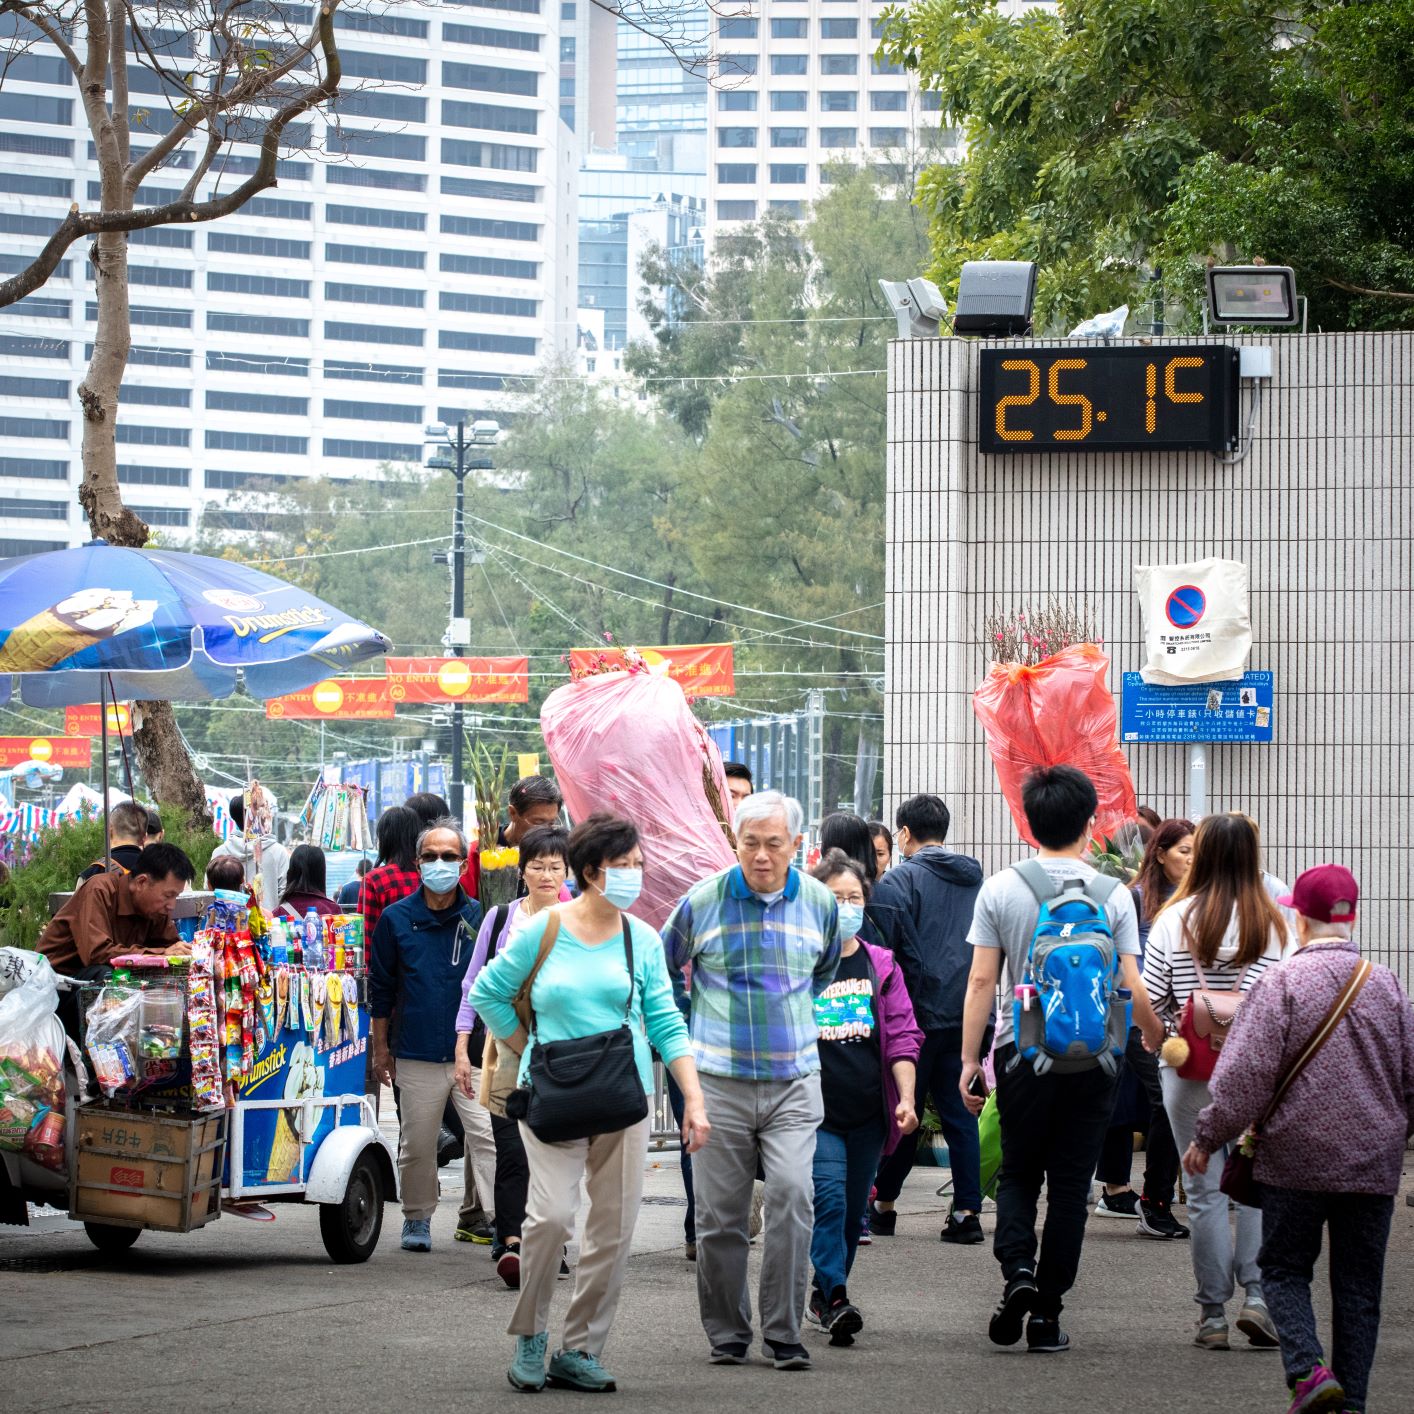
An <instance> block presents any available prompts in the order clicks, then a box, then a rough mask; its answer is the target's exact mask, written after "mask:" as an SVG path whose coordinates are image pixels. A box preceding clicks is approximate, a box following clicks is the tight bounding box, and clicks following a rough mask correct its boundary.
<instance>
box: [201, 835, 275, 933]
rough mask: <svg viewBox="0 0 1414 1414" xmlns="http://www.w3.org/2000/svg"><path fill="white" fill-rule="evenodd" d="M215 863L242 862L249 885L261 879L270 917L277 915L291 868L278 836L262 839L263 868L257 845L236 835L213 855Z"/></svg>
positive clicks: (262, 901)
mask: <svg viewBox="0 0 1414 1414" xmlns="http://www.w3.org/2000/svg"><path fill="white" fill-rule="evenodd" d="M211 857H212V859H239V860H240V862H241V867H242V868H244V870H245V881H246V883H247V884H254V883H255V876H256V874H257V873H259V875H260V900H259V902H260V907H261V909H262V910H263V911H264V912H265V913H267V914H270V913H274V911H275V909H276V908H277V907H278V906H279V903H280V895H281V894H282V893H284V892H285V875H286V874H287V873H288V872H289V868H290V852H289V850H287V849H286V848H285V846H284V845H282V844H281V843H280V842H279V840H277V839H276V838H275V836H274V835H262V836H261V839H260V864H259V866H258V868H257V865H256V862H255V841H254V840H248V839H246V838H245V836H244V835H232V836H231V837H230V839H228V840H227V841H226V842H225V843H224V844H219V845H217V846H216V848H215V849H214V850H213V851H212V854H211Z"/></svg>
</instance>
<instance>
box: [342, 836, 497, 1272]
mask: <svg viewBox="0 0 1414 1414" xmlns="http://www.w3.org/2000/svg"><path fill="white" fill-rule="evenodd" d="M466 856H467V840H466V836H465V835H464V834H463V833H462V831H461V827H460V826H459V825H457V823H456V822H455V821H454V820H450V819H448V820H439V821H438V822H436V823H435V824H433V825H431V826H429V827H428V828H426V829H424V830H423V831H422V833H421V835H420V836H419V837H418V841H417V855H416V861H417V867H418V871H419V873H420V875H421V877H422V887H421V888H420V889H418V890H417V892H416V893H412V894H409V895H408V896H407V897H406V898H405V899H400V900H399V901H398V902H397V903H394V904H390V905H389V906H388V907H387V908H386V909H384V910H383V914H382V916H381V917H380V918H379V920H378V926H377V928H375V929H374V932H373V944H372V947H371V949H370V952H369V960H368V1003H369V1007H368V1010H369V1017H370V1019H371V1025H372V1032H373V1036H372V1041H373V1073H374V1074H375V1075H376V1076H377V1077H378V1079H379V1081H381V1082H382V1083H383V1084H385V1085H392V1084H394V1083H396V1084H397V1085H398V1087H399V1091H400V1096H399V1099H400V1104H399V1115H398V1123H399V1133H398V1181H399V1186H400V1187H401V1189H402V1199H403V1248H404V1250H405V1251H408V1252H430V1251H431V1250H432V1214H433V1213H434V1212H436V1210H437V1135H438V1131H439V1130H440V1129H441V1125H442V1109H443V1106H444V1105H445V1104H446V1103H447V1099H448V1097H449V1096H450V1097H451V1099H452V1101H453V1103H454V1104H455V1105H456V1107H457V1113H458V1114H459V1115H460V1116H461V1120H462V1127H463V1128H464V1129H465V1131H466V1135H467V1144H468V1148H469V1150H470V1154H471V1162H472V1169H473V1171H474V1173H475V1176H476V1187H477V1191H478V1192H479V1193H480V1194H481V1198H482V1202H483V1203H485V1202H486V1201H487V1200H488V1199H489V1198H490V1196H491V1194H492V1193H493V1192H494V1190H495V1177H496V1143H495V1139H494V1138H493V1136H492V1133H491V1116H490V1115H489V1114H488V1113H487V1112H486V1110H485V1109H484V1108H483V1107H482V1106H481V1105H480V1104H478V1103H477V1101H476V1100H474V1099H472V1098H471V1096H469V1095H467V1094H465V1093H464V1092H463V1091H462V1089H461V1087H460V1086H458V1085H457V1083H456V1049H457V1009H458V1008H459V1007H460V1006H461V1000H462V982H463V980H464V979H465V977H466V970H467V967H468V965H469V964H470V962H471V954H472V949H473V948H474V947H475V945H476V934H477V930H478V929H479V928H480V926H481V905H480V904H479V903H477V901H476V900H475V899H472V898H468V897H467V896H466V894H465V893H464V892H463V891H462V888H461V884H460V882H459V881H460V878H461V872H462V869H463V868H464V867H465V865H466ZM478 1078H479V1077H477V1076H476V1074H475V1073H473V1080H472V1091H473V1093H474V1092H475V1090H476V1088H477V1080H478ZM489 1216H490V1214H489V1213H488V1217H489Z"/></svg>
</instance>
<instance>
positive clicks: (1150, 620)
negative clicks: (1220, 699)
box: [1134, 560, 1252, 687]
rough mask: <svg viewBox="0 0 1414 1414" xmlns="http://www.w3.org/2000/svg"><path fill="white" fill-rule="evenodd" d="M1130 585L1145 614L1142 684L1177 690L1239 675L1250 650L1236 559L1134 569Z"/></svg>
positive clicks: (1243, 581) (1243, 578) (1242, 574)
mask: <svg viewBox="0 0 1414 1414" xmlns="http://www.w3.org/2000/svg"><path fill="white" fill-rule="evenodd" d="M1134 583H1135V588H1136V589H1138V591H1139V607H1140V609H1141V611H1142V613H1143V615H1144V666H1143V667H1142V668H1141V669H1140V670H1139V671H1140V676H1141V677H1142V678H1143V679H1144V681H1145V682H1153V683H1163V684H1167V685H1169V686H1175V687H1177V686H1182V685H1183V684H1184V683H1191V682H1229V681H1232V680H1233V679H1235V678H1240V677H1241V676H1242V675H1243V673H1244V672H1245V671H1246V670H1247V655H1248V654H1249V653H1251V651H1252V619H1251V616H1250V614H1249V613H1248V611H1247V566H1246V565H1244V564H1243V563H1242V562H1241V561H1240V560H1197V561H1194V562H1193V563H1191V564H1186V565H1138V566H1136V567H1135V571H1134Z"/></svg>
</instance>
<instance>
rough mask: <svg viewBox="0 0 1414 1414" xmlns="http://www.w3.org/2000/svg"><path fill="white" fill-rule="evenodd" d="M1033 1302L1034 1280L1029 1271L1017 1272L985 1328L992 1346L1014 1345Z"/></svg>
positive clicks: (1018, 1338)
mask: <svg viewBox="0 0 1414 1414" xmlns="http://www.w3.org/2000/svg"><path fill="white" fill-rule="evenodd" d="M1035 1300H1036V1278H1035V1277H1034V1276H1033V1275H1032V1273H1030V1272H1029V1271H1025V1270H1023V1271H1019V1272H1018V1273H1017V1274H1016V1275H1015V1276H1014V1277H1012V1279H1011V1280H1010V1281H1009V1282H1007V1284H1006V1289H1005V1290H1004V1291H1003V1292H1002V1299H1001V1301H1000V1302H999V1303H998V1304H997V1309H996V1310H995V1311H993V1312H992V1319H991V1322H990V1324H989V1325H988V1326H987V1338H988V1339H989V1340H990V1341H991V1342H992V1344H993V1345H1015V1344H1016V1342H1017V1341H1018V1340H1020V1339H1021V1333H1022V1330H1023V1328H1024V1327H1025V1323H1026V1315H1027V1312H1029V1311H1030V1310H1031V1306H1032V1304H1033V1303H1034V1302H1035Z"/></svg>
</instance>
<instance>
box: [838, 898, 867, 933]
mask: <svg viewBox="0 0 1414 1414" xmlns="http://www.w3.org/2000/svg"><path fill="white" fill-rule="evenodd" d="M839 909H840V937H841V938H842V939H843V940H844V941H845V942H848V941H849V940H850V939H851V938H853V937H857V936H858V934H859V930H860V929H861V928H862V927H863V926H864V905H863V904H862V903H842V904H840V906H839Z"/></svg>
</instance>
